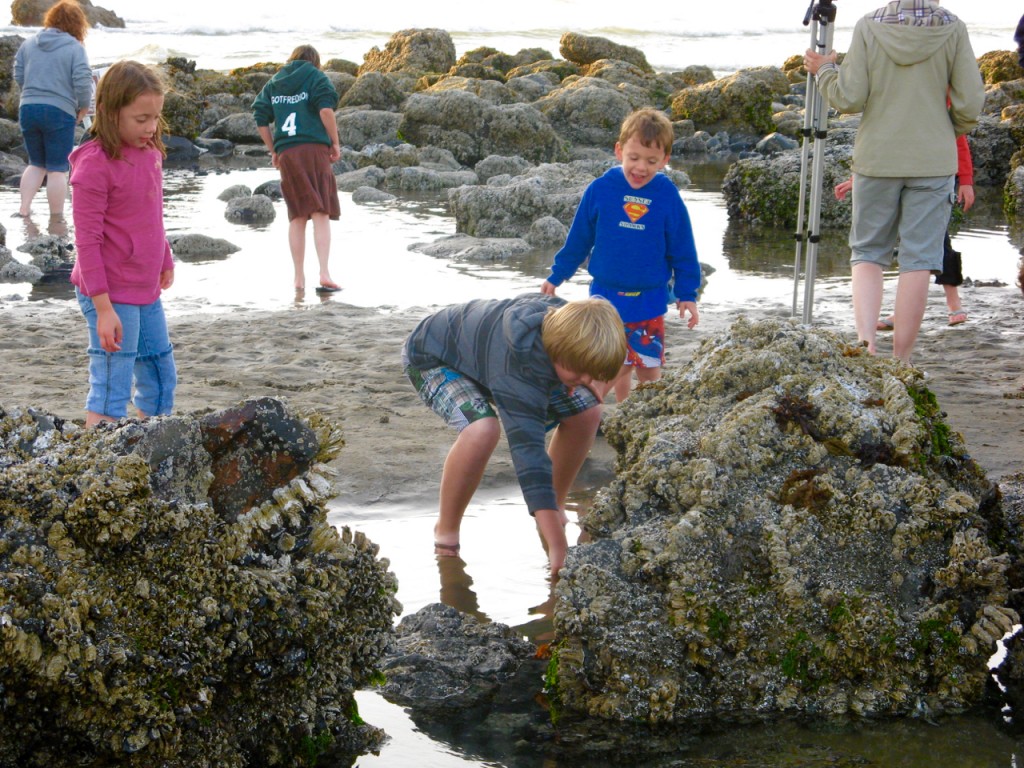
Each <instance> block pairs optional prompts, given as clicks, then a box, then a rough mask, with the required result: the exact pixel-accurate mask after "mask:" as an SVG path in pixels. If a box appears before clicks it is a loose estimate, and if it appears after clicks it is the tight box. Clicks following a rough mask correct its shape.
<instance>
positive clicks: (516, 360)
mask: <svg viewBox="0 0 1024 768" xmlns="http://www.w3.org/2000/svg"><path fill="white" fill-rule="evenodd" d="M625 355H626V340H625V337H624V336H623V334H622V321H621V320H620V319H619V315H618V313H617V312H616V311H615V308H614V307H613V306H612V305H611V304H609V303H608V302H607V301H605V300H604V299H599V298H598V299H586V300H583V301H575V302H570V303H566V302H565V301H564V300H563V299H560V298H558V297H555V296H544V295H542V294H526V295H523V296H518V297H516V298H513V299H501V300H482V299H478V300H475V301H471V302H469V303H467V304H460V305H456V306H452V307H448V308H447V309H443V310H441V311H440V312H437V313H436V314H433V315H430V316H429V317H427V318H425V319H424V320H423V321H421V322H420V324H419V325H418V326H416V329H415V330H414V331H413V332H412V333H411V334H410V335H409V338H408V339H407V340H406V342H405V348H404V350H403V363H404V364H405V372H406V375H407V376H408V377H409V379H410V381H412V383H413V386H414V387H415V388H416V391H417V392H419V395H420V398H421V399H422V400H423V402H424V403H426V404H427V405H428V406H430V407H431V408H432V409H433V410H434V412H435V413H437V414H438V415H439V416H440V417H441V418H443V419H444V420H445V421H446V422H447V423H448V425H449V426H451V427H453V428H454V429H456V430H457V431H458V433H459V434H458V437H456V439H455V444H454V445H453V446H452V448H451V450H450V451H449V452H448V457H447V458H446V459H445V462H444V469H443V471H442V474H441V494H440V513H439V515H438V520H437V525H435V526H434V547H435V553H436V554H438V555H446V556H456V555H458V552H459V528H460V526H461V524H462V516H463V513H464V512H465V511H466V507H467V506H469V502H470V499H472V497H473V494H474V492H475V491H476V489H477V486H478V485H479V484H480V480H481V479H482V478H483V473H484V470H485V468H486V467H487V462H488V460H489V459H490V457H491V453H493V451H494V449H495V447H496V446H497V444H498V437H499V436H500V426H499V419H500V421H501V425H503V426H504V428H505V433H506V436H507V439H508V444H509V448H510V450H511V453H512V462H513V464H514V466H515V470H516V476H517V477H518V478H519V485H520V487H521V488H522V491H523V497H524V499H525V500H526V506H527V508H528V509H529V511H530V514H531V515H533V516H534V518H535V519H536V521H537V527H538V528H539V529H540V533H541V536H542V538H543V540H544V543H545V545H546V548H547V551H548V562H549V563H550V566H551V573H552V575H556V574H557V573H558V571H559V570H560V569H561V567H562V564H563V563H564V562H565V554H566V549H567V543H566V538H565V524H566V516H565V499H566V496H567V495H568V493H569V489H570V487H571V486H572V483H573V481H574V480H575V479H576V475H577V473H578V472H579V470H580V468H581V467H582V466H583V461H584V459H586V457H587V454H588V453H589V452H590V448H591V446H592V445H593V443H594V437H595V436H596V434H597V428H598V425H599V424H600V421H601V408H600V404H601V399H600V396H599V395H598V394H597V393H603V392H604V390H605V386H604V384H603V382H609V381H611V380H613V379H614V378H615V377H616V376H617V375H618V373H619V368H620V366H621V365H622V360H623V358H624V357H625ZM549 425H552V426H554V425H557V426H555V429H554V434H553V435H552V437H551V443H550V445H549V446H548V448H547V450H545V445H544V444H545V434H546V431H547V428H548V427H549Z"/></svg>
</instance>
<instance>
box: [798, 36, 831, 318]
mask: <svg viewBox="0 0 1024 768" xmlns="http://www.w3.org/2000/svg"><path fill="white" fill-rule="evenodd" d="M815 46H816V50H818V51H819V52H820V53H822V54H824V53H828V52H829V51H830V50H831V49H832V25H831V24H830V23H829V21H828V20H827V19H818V20H817V29H816V34H815ZM815 96H816V98H815V100H814V103H813V104H805V105H804V110H805V112H806V110H812V112H813V117H812V125H813V127H814V162H813V166H812V169H811V190H810V198H811V206H810V213H809V216H808V226H807V232H808V235H807V267H806V270H805V271H806V275H805V278H804V313H803V321H804V323H810V322H811V317H812V315H813V312H814V281H815V277H816V272H817V266H818V243H819V241H820V240H821V196H822V193H823V191H824V189H823V187H824V178H825V139H826V135H827V133H828V100H827V99H826V98H825V94H823V93H822V92H821V91H819V90H817V89H815ZM805 119H806V116H805Z"/></svg>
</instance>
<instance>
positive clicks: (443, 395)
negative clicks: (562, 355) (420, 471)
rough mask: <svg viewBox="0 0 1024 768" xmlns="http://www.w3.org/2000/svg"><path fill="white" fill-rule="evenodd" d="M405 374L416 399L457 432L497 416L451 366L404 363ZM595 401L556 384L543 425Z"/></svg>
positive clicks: (478, 390) (592, 396)
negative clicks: (416, 396) (419, 366)
mask: <svg viewBox="0 0 1024 768" xmlns="http://www.w3.org/2000/svg"><path fill="white" fill-rule="evenodd" d="M405 375H406V376H408V377H409V381H411V382H412V385H413V386H414V387H415V388H416V392H417V393H418V394H419V396H420V400H422V401H423V402H424V403H426V404H427V405H428V406H429V407H430V409H431V410H432V411H433V412H434V413H436V414H437V415H438V416H440V417H441V418H442V419H444V421H445V423H446V424H447V425H448V426H449V427H452V428H453V429H455V430H456V431H458V432H461V431H462V430H464V429H465V428H466V427H468V426H469V425H470V424H472V423H473V422H474V421H479V420H480V419H486V418H490V417H493V418H497V416H498V414H497V412H496V411H495V410H494V405H493V404H492V403H491V401H490V399H489V398H488V397H487V396H486V395H485V394H484V392H483V390H482V389H481V387H480V385H479V384H477V383H476V382H475V381H473V380H472V379H471V378H469V377H468V376H466V375H465V374H462V373H459V372H458V371H456V370H455V369H454V368H448V367H447V366H440V367H438V368H428V369H427V370H424V371H421V370H420V369H418V368H414V367H413V366H411V365H406V366H405ZM599 404H600V401H599V400H598V399H597V396H596V395H595V394H594V393H593V392H591V391H590V390H589V389H587V388H586V387H574V388H573V390H572V391H571V392H570V391H569V389H568V387H566V386H565V385H564V384H559V385H558V386H556V387H554V388H553V389H552V390H551V395H550V397H549V399H548V413H547V428H548V430H552V429H554V428H555V427H557V426H558V423H559V422H560V421H561V420H562V419H564V418H567V417H569V416H575V415H576V414H577V413H583V411H586V410H589V409H590V408H593V407H594V406H595V405H599Z"/></svg>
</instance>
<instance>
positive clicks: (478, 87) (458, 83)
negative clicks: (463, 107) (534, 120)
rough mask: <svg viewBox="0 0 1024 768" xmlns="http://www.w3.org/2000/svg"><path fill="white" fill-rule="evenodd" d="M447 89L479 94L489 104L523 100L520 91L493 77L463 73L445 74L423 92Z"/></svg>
mask: <svg viewBox="0 0 1024 768" xmlns="http://www.w3.org/2000/svg"><path fill="white" fill-rule="evenodd" d="M445 91H466V92H467V93H472V94H474V95H476V96H479V97H480V98H481V99H483V100H484V101H486V102H488V103H489V104H515V103H516V102H519V101H522V99H521V98H520V96H519V93H518V92H517V91H516V90H514V89H512V88H509V87H508V86H507V85H505V84H504V83H503V82H499V81H497V80H492V79H486V78H485V79H479V78H473V77H463V76H461V75H454V74H449V75H445V76H444V77H442V78H441V79H439V80H438V81H437V82H435V83H434V84H433V85H431V86H429V87H428V88H425V89H423V93H430V94H437V93H443V92H445Z"/></svg>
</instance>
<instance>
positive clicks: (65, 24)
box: [43, 0, 89, 43]
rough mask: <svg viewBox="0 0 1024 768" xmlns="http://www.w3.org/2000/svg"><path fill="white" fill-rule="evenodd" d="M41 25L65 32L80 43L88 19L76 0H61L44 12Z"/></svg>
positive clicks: (83, 39)
mask: <svg viewBox="0 0 1024 768" xmlns="http://www.w3.org/2000/svg"><path fill="white" fill-rule="evenodd" d="M43 26H44V27H49V28H50V29H59V30H60V31H61V32H67V33H68V34H69V35H71V36H72V37H73V38H75V40H77V41H78V42H80V43H84V42H85V33H86V32H87V31H88V30H89V19H88V18H86V16H85V11H83V10H82V6H81V5H79V4H78V0H61V1H60V2H59V3H57V4H56V5H54V6H53V7H51V8H50V10H48V11H47V12H46V15H45V16H44V17H43Z"/></svg>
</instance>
